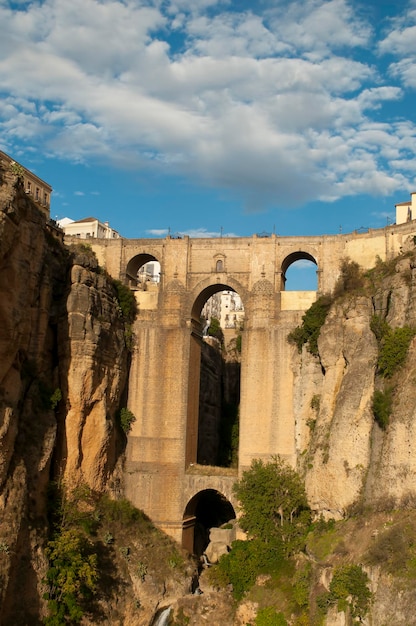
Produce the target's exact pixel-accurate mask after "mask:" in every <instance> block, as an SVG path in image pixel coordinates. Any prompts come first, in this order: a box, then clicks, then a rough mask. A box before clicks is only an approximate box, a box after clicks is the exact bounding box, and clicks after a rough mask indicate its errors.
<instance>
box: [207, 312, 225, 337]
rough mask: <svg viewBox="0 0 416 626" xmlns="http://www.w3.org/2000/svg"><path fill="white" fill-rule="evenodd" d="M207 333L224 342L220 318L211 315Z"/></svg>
mask: <svg viewBox="0 0 416 626" xmlns="http://www.w3.org/2000/svg"><path fill="white" fill-rule="evenodd" d="M208 335H209V336H210V337H216V338H217V339H218V341H220V342H221V343H224V333H223V331H222V328H221V323H220V320H219V319H217V318H216V317H211V322H210V325H209V328H208Z"/></svg>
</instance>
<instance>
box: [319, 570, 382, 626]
mask: <svg viewBox="0 0 416 626" xmlns="http://www.w3.org/2000/svg"><path fill="white" fill-rule="evenodd" d="M369 582H370V581H369V578H368V576H367V574H366V573H365V572H364V571H363V569H362V567H361V566H360V565H352V564H349V565H341V566H340V567H337V568H336V569H335V571H334V575H333V578H332V580H331V583H330V585H329V593H328V594H326V601H327V604H328V605H331V604H336V605H337V607H338V610H339V611H346V610H347V609H348V608H349V610H350V612H351V617H352V618H353V620H354V621H355V620H357V619H359V621H360V622H361V621H362V620H363V619H364V617H365V616H366V614H367V613H368V610H369V608H370V602H371V598H372V593H371V591H370V589H369V588H368V584H369Z"/></svg>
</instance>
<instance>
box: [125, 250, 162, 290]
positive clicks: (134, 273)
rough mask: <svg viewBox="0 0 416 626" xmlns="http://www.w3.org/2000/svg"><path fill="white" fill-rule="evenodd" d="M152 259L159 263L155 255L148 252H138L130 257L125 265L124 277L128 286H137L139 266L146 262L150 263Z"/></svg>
mask: <svg viewBox="0 0 416 626" xmlns="http://www.w3.org/2000/svg"><path fill="white" fill-rule="evenodd" d="M152 261H154V262H155V263H159V265H160V260H159V259H158V258H157V256H155V255H154V254H152V253H150V252H139V253H138V254H136V255H135V256H133V257H131V258H130V260H129V261H128V263H127V265H126V278H127V280H128V282H129V284H130V286H132V287H135V286H137V282H138V280H137V278H138V272H139V270H140V268H142V267H143V266H144V265H146V264H148V263H151V262H152ZM158 274H159V272H158Z"/></svg>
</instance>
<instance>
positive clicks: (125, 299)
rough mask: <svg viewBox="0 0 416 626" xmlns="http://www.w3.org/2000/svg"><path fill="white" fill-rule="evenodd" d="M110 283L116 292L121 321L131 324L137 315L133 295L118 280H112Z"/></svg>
mask: <svg viewBox="0 0 416 626" xmlns="http://www.w3.org/2000/svg"><path fill="white" fill-rule="evenodd" d="M112 282H113V285H114V287H115V290H116V295H117V301H118V304H119V306H120V310H121V313H122V316H123V319H124V321H125V322H129V323H130V324H131V323H132V322H133V321H134V318H135V317H136V313H137V302H136V298H135V296H134V293H133V292H132V291H131V289H129V288H128V287H127V286H126V285H124V284H123V283H122V282H120V281H119V280H113V281H112Z"/></svg>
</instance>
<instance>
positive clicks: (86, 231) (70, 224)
mask: <svg viewBox="0 0 416 626" xmlns="http://www.w3.org/2000/svg"><path fill="white" fill-rule="evenodd" d="M57 224H58V226H59V227H60V228H62V230H63V231H64V233H65V235H68V236H70V237H78V238H79V239H91V238H96V239H119V238H120V237H121V235H120V234H119V233H118V232H117V231H116V230H114V228H111V227H110V225H109V223H108V222H100V220H98V219H97V218H96V217H85V218H84V219H82V220H77V221H74V220H71V219H70V218H69V217H64V218H63V219H61V220H58V221H57Z"/></svg>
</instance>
